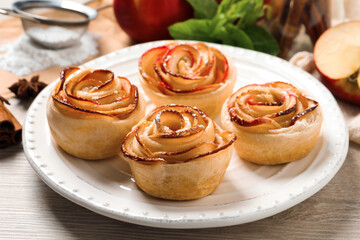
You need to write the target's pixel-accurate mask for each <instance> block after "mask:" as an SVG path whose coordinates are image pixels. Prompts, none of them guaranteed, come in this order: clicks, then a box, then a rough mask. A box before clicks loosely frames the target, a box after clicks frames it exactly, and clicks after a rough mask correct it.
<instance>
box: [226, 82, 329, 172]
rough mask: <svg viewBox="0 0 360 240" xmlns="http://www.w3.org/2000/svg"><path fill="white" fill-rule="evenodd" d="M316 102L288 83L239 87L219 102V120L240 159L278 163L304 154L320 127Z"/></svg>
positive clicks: (268, 163) (314, 142) (313, 144)
mask: <svg viewBox="0 0 360 240" xmlns="http://www.w3.org/2000/svg"><path fill="white" fill-rule="evenodd" d="M322 119H323V117H322V113H321V109H320V107H319V104H318V102H316V101H315V100H312V99H310V98H309V97H307V96H306V94H305V93H304V92H303V91H301V90H299V89H297V88H295V87H294V86H292V85H291V84H288V83H283V82H271V83H266V84H252V85H247V86H245V87H243V88H240V89H239V90H238V91H236V92H235V93H233V95H232V96H231V97H230V98H229V99H228V101H227V102H226V103H225V104H224V105H223V108H222V113H221V123H222V126H223V128H224V129H226V130H228V131H231V132H234V133H235V134H236V135H237V137H238V138H237V141H236V143H235V149H236V151H237V152H238V154H239V155H240V157H241V158H242V159H244V160H247V161H250V162H253V163H257V164H267V165H274V164H281V163H286V162H291V161H294V160H297V159H299V158H302V157H304V156H305V155H307V154H308V153H309V152H310V151H311V150H312V149H313V148H314V146H315V144H316V143H317V140H318V138H319V134H320V130H321V126H322V121H323V120H322Z"/></svg>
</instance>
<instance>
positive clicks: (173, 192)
mask: <svg viewBox="0 0 360 240" xmlns="http://www.w3.org/2000/svg"><path fill="white" fill-rule="evenodd" d="M235 139H236V136H235V135H234V134H233V133H230V132H227V131H223V130H222V129H220V127H218V126H217V125H216V124H215V123H214V122H213V121H212V120H211V119H210V117H209V116H207V115H206V114H205V113H204V112H202V111H200V110H198V109H196V108H192V107H188V106H182V105H167V106H160V107H158V108H156V109H154V110H153V111H152V112H151V113H150V114H149V115H148V116H147V117H146V118H145V119H144V120H143V121H141V122H140V123H139V124H138V125H136V126H135V127H134V128H133V129H132V131H131V132H130V133H129V134H128V135H127V136H126V138H125V140H124V143H123V145H122V151H123V153H124V155H125V157H126V158H127V159H128V161H129V164H130V167H131V172H132V175H133V177H134V178H135V182H136V184H137V185H138V186H139V187H140V188H141V189H142V190H143V191H145V192H146V193H148V194H150V195H152V196H154V197H158V198H164V199H173V200H186V199H197V198H201V197H204V196H206V195H208V194H210V193H212V192H213V191H215V189H216V188H217V187H218V186H219V184H220V182H221V180H222V178H223V176H224V173H225V170H226V168H227V167H228V165H229V162H230V158H231V155H232V151H233V142H234V141H235Z"/></svg>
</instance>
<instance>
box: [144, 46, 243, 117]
mask: <svg viewBox="0 0 360 240" xmlns="http://www.w3.org/2000/svg"><path fill="white" fill-rule="evenodd" d="M139 70H140V83H141V86H142V87H143V89H144V91H145V93H146V95H147V96H148V97H149V98H150V100H151V101H152V102H154V103H155V104H156V105H163V104H182V105H187V106H193V107H197V108H199V109H201V110H203V111H204V112H206V113H207V114H209V115H210V116H211V117H216V116H217V115H219V114H220V112H221V106H222V104H223V103H224V102H225V100H226V99H227V98H228V97H229V96H230V95H231V93H232V91H233V88H234V84H235V81H236V68H235V67H234V66H233V65H232V64H230V62H229V60H228V59H227V58H226V57H225V56H224V55H223V54H222V53H221V52H220V51H219V50H217V49H215V48H213V47H209V46H207V45H205V44H204V43H172V44H169V45H165V46H161V47H156V48H152V49H150V50H148V51H147V52H145V53H144V54H143V55H142V57H141V58H140V61H139Z"/></svg>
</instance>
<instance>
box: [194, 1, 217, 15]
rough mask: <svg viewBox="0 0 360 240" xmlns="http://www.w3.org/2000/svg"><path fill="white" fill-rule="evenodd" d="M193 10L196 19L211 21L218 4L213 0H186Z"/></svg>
mask: <svg viewBox="0 0 360 240" xmlns="http://www.w3.org/2000/svg"><path fill="white" fill-rule="evenodd" d="M187 1H188V2H189V3H190V5H191V6H192V7H193V9H194V16H195V17H196V18H198V19H203V18H205V19H211V18H213V17H214V16H215V15H216V11H217V9H218V4H217V2H216V1H215V0H187Z"/></svg>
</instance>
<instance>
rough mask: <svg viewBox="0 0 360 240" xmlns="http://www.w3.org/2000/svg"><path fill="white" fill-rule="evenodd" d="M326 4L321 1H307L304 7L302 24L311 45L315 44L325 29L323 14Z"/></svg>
mask: <svg viewBox="0 0 360 240" xmlns="http://www.w3.org/2000/svg"><path fill="white" fill-rule="evenodd" d="M326 4H327V3H326V2H324V1H323V0H314V1H309V3H308V4H307V6H306V7H305V13H304V15H303V23H304V25H305V28H306V32H307V33H308V34H309V36H310V38H311V41H312V43H313V44H315V43H316V41H317V39H318V38H319V37H320V36H321V34H322V33H323V32H324V31H325V30H326V29H327V22H326V19H325V14H326V11H327V7H328V6H327V5H326Z"/></svg>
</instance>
